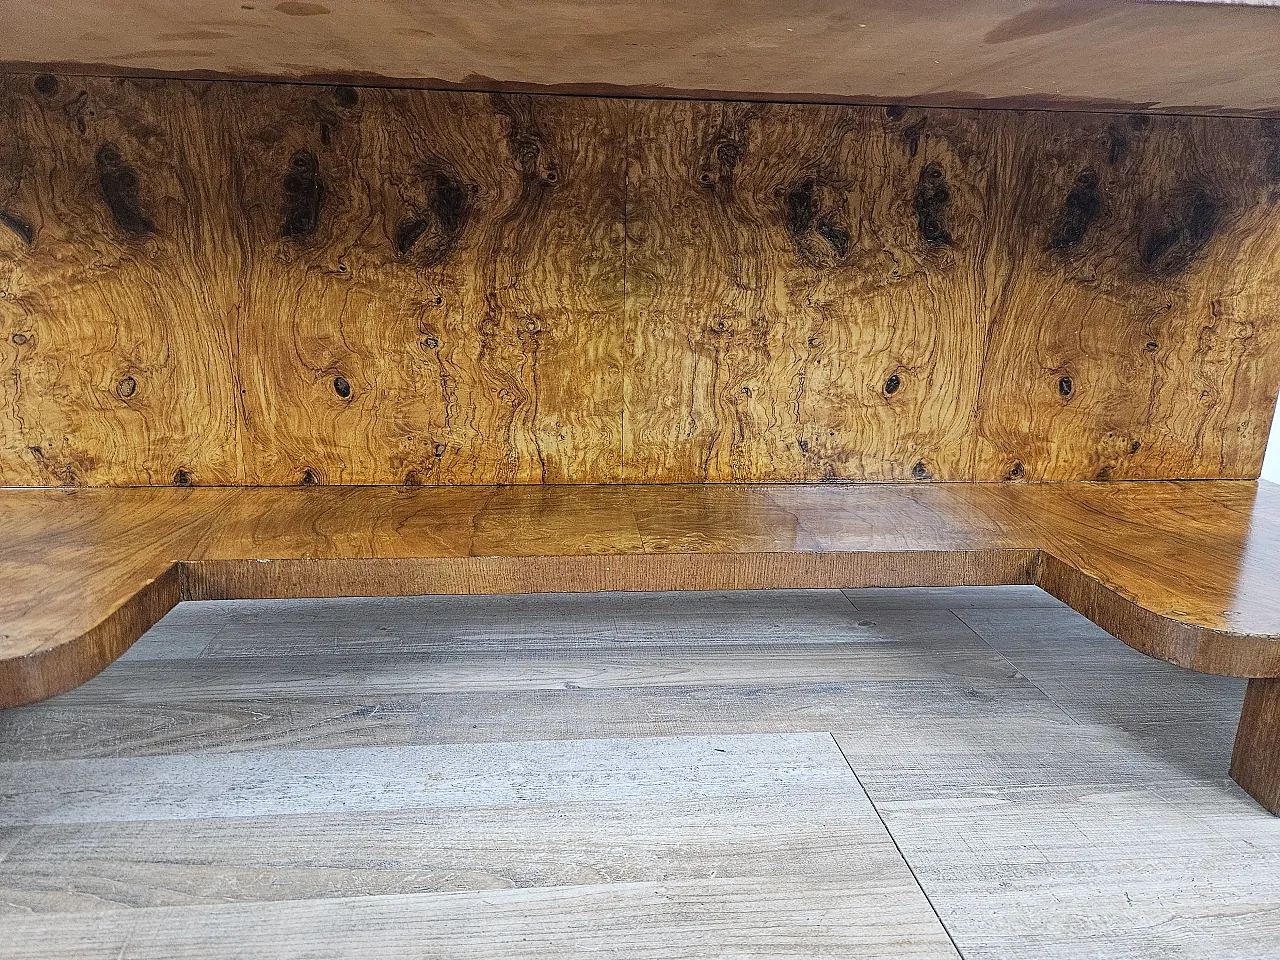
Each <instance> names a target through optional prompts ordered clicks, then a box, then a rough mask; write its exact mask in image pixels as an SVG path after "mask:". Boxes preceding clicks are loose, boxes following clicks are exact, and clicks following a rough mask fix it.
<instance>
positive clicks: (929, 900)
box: [827, 731, 964, 960]
mask: <svg viewBox="0 0 1280 960" xmlns="http://www.w3.org/2000/svg"><path fill="white" fill-rule="evenodd" d="M827 736H829V737H830V738H831V742H832V743H834V744H835V745H836V749H837V750H839V751H840V757H841V759H842V760H844V765H845V766H846V767H848V768H849V772H850V773H851V774H853V779H854V780H856V781H858V786H859V787H860V788H861V790H862V793H863V796H865V797H866V798H867V803H869V804H871V809H872V811H873V812H874V813H875V815H876V819H877V820H879V821H880V826H882V827H884V832H885V834H886V835H887V836H888V837H889V842H890V843H892V844H893V849H894V850H897V851H898V858H899V859H900V860H901V861H902V862H903V863H904V864H905V865H906V867H907V872H908V873H910V874H911V879H912V880H913V881H915V885H916V888H917V889H918V890H919V891H920V894H921V896H923V897H924V901H925V903H927V904H929V909H930V910H932V911H933V915H934V916H935V917H937V918H938V925H939V926H940V927H942V932H943V933H945V934H946V935H947V939H948V940H950V941H951V948H952V949H953V950H955V952H956V956H957V957H959V958H960V960H964V951H962V950H961V949H960V944H958V943H956V938H955V937H953V936H952V935H951V928H950V927H948V926H947V922H946V921H945V920H943V919H942V914H940V913H939V912H938V908H937V907H936V906H934V903H933V898H932V897H931V896H929V891H928V890H926V889H925V888H924V884H923V883H921V882H920V878H919V877H918V876H917V875H916V868H915V867H913V866H912V865H911V861H910V860H908V859H907V855H906V854H905V853H903V851H902V847H901V846H900V845H899V844H898V838H897V837H895V836H894V835H893V831H892V830H890V829H889V824H888V823H887V822H886V821H885V819H884V814H882V813H881V812H880V808H879V807H878V806H876V802H875V800H874V799H873V798H872V796H871V791H869V790H868V789H867V785H866V784H865V783H863V782H862V778H861V777H860V776H858V771H857V770H855V769H853V764H852V763H851V762H850V761H849V755H848V754H847V753H845V752H844V747H842V746H840V741H839V740H838V739H836V735H835V734H834V733H831V732H829V731H828V733H827Z"/></svg>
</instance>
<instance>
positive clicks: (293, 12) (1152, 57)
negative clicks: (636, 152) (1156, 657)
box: [0, 0, 1280, 111]
mask: <svg viewBox="0 0 1280 960" xmlns="http://www.w3.org/2000/svg"><path fill="white" fill-rule="evenodd" d="M0 9H2V10H3V12H4V16H5V26H6V29H5V32H4V35H3V37H0V61H4V60H8V61H20V62H21V63H13V64H12V66H16V67H19V68H21V69H30V70H32V71H33V72H38V71H41V70H47V69H50V68H52V69H58V68H59V66H62V67H64V68H66V69H70V70H73V71H74V70H80V71H84V70H90V71H97V72H101V71H102V70H103V69H104V66H105V67H107V68H110V67H115V68H123V69H133V70H139V69H141V70H144V71H145V70H152V71H155V70H159V71H170V72H175V73H186V74H188V75H192V74H210V73H212V74H224V75H232V76H245V75H251V76H252V75H261V76H275V77H285V78H299V77H301V78H316V79H323V78H328V79H333V78H335V77H346V78H347V79H349V80H350V79H367V78H377V77H390V78H403V79H410V80H417V81H420V82H425V83H428V84H431V83H435V84H441V83H453V84H462V85H464V86H467V87H470V88H472V89H476V88H480V89H493V88H497V89H502V88H507V89H510V88H511V87H517V88H518V87H521V86H524V87H526V88H527V87H528V86H529V85H534V86H536V87H542V88H545V89H551V90H562V91H566V92H584V91H588V92H594V93H599V92H613V93H616V92H629V93H634V94H641V95H646V94H647V95H653V94H658V95H672V94H677V95H678V94H681V93H684V94H686V95H687V94H689V93H694V94H695V95H697V94H699V93H701V94H708V93H710V94H711V95H715V94H716V93H721V94H729V95H743V94H746V95H749V96H750V95H754V96H762V97H765V98H768V97H773V98H777V99H794V98H796V97H817V98H830V97H836V98H840V97H845V98H854V99H872V100H878V101H880V102H901V101H915V102H922V103H931V104H934V105H968V106H973V105H983V104H990V105H1000V104H1004V105H1015V104H1016V105H1023V106H1036V107H1049V108H1055V107H1062V106H1074V107H1077V108H1080V107H1083V108H1086V109H1088V108H1094V109H1097V108H1105V107H1108V106H1128V107H1132V108H1157V109H1161V108H1163V109H1177V108H1183V109H1191V110H1198V111H1207V110H1212V111H1230V110H1236V111H1250V110H1271V111H1274V110H1277V109H1278V108H1280V99H1278V95H1277V93H1276V91H1277V88H1278V86H1280V70H1278V68H1277V65H1276V60H1275V57H1274V51H1275V49H1276V47H1277V46H1278V45H1280V14H1277V13H1276V11H1274V10H1271V9H1267V8H1265V7H1259V6H1243V5H1234V4H1225V3H1177V4H1175V3H1146V2H1141V0H1060V2H1054V3H1046V2H1043V0H804V2H801V3H789V4H778V3H775V2H771V0H692V2H690V0H630V2H624V0H608V2H600V0H564V2H560V3H555V4H550V5H549V4H546V3H540V2H538V0H514V2H503V3H461V2H459V0H427V2H414V3H408V2H404V0H325V2H323V3H316V2H299V0H287V2H283V3H266V2H261V3H225V4H209V3H197V2H195V0H148V2H145V3H144V2H141V0H7V2H6V3H4V4H3V5H0ZM1139 51H1140V53H1141V55H1140V56H1138V55H1135V54H1136V52H1139Z"/></svg>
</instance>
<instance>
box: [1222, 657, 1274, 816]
mask: <svg viewBox="0 0 1280 960" xmlns="http://www.w3.org/2000/svg"><path fill="white" fill-rule="evenodd" d="M1231 777H1232V779H1233V780H1235V782H1236V783H1238V784H1240V786H1242V787H1244V788H1245V790H1247V791H1248V793H1249V795H1250V796H1252V797H1253V798H1254V799H1255V800H1257V801H1258V802H1259V803H1260V804H1262V805H1263V806H1264V807H1266V808H1267V809H1268V810H1270V811H1271V812H1272V813H1274V814H1276V815H1277V816H1280V678H1270V679H1255V680H1250V681H1249V689H1248V691H1247V692H1246V693H1245V696H1244V710H1243V711H1241V713H1240V728H1239V730H1238V731H1237V732H1236V749H1235V753H1234V754H1232V757H1231Z"/></svg>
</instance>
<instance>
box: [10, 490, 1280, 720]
mask: <svg viewBox="0 0 1280 960" xmlns="http://www.w3.org/2000/svg"><path fill="white" fill-rule="evenodd" d="M0 522H2V525H3V527H4V529H5V530H6V531H7V539H6V543H5V545H4V550H3V554H2V555H0V564H2V565H0V578H2V579H0V605H2V606H0V624H2V625H3V626H2V632H3V647H0V650H2V652H3V655H4V657H5V659H4V660H3V661H2V666H0V680H3V687H2V689H3V696H2V697H0V699H2V700H3V702H5V703H7V704H15V703H21V702H25V701H28V700H32V699H39V698H40V697H43V696H48V695H50V694H52V693H55V692H58V691H59V690H62V689H66V688H68V687H70V686H74V685H75V684H76V683H79V682H83V681H84V680H85V679H87V678H88V677H90V676H92V675H93V674H94V673H96V672H97V671H98V670H100V669H101V668H102V667H103V666H105V665H106V664H107V663H108V662H110V661H111V660H112V659H114V658H115V657H116V656H119V654H120V653H121V652H123V650H124V649H125V648H127V646H128V645H129V644H130V643H132V642H133V640H135V639H136V638H137V637H138V636H140V635H141V633H142V632H143V631H145V630H146V628H147V627H149V626H150V625H151V623H152V622H154V620H155V619H156V618H158V617H159V616H160V615H161V614H162V613H163V612H164V611H165V610H167V609H168V608H169V607H171V606H172V605H173V604H174V603H176V602H177V601H178V599H179V598H180V597H183V596H185V597H188V598H192V599H210V598H226V597H272V596H347V595H350V596H362V595H396V594H423V593H520V592H534V591H584V590H585V591H593V590H644V589H729V588H737V587H753V588H764V587H816V586H823V587H830V586H846V587H849V586H906V585H939V586H945V585H955V584H989V583H1037V582H1038V583H1040V584H1041V585H1042V586H1044V587H1045V588H1046V589H1048V590H1049V591H1050V592H1052V593H1054V594H1055V595H1057V596H1059V597H1060V598H1062V599H1064V600H1065V601H1066V602H1068V603H1070V604H1071V605H1072V606H1075V607H1076V608H1077V609H1079V610H1081V611H1082V612H1084V613H1085V614H1086V615H1087V616H1089V617H1091V618H1092V619H1094V620H1095V621H1096V622H1097V623H1099V624H1101V625H1102V626H1103V627H1104V628H1106V629H1107V630H1109V631H1111V632H1112V633H1114V634H1115V635H1117V636H1119V637H1120V638H1121V639H1123V640H1125V641H1126V642H1127V643H1129V644H1130V645H1132V646H1135V647H1137V648H1138V649H1140V650H1143V651H1144V652H1147V653H1150V654H1152V655H1153V656H1156V657H1160V658H1162V659H1166V660H1169V661H1171V662H1174V663H1178V664H1181V665H1183V666H1188V667H1192V668H1194V669H1196V670H1200V671H1204V672H1210V673H1225V674H1232V675H1240V676H1275V675H1280V642H1278V638H1280V598H1278V597H1277V594H1276V591H1275V590H1274V579H1275V575H1276V571H1277V569H1280V487H1276V486H1275V485H1272V484H1267V483H1262V484H1255V483H1249V482H1228V481H1221V482H1196V483H1143V484H1136V483H1135V484H1125V483H1113V484H1045V485H1033V484H1009V485H999V486H997V485H980V484H979V485H974V484H921V485H899V486H845V485H820V486H762V485H755V486H748V485H727V486H709V485H685V486H554V487H453V488H382V487H346V488H326V487H318V488H305V489H297V488H295V489H284V490H275V489H219V488H206V489H202V488H194V489H125V490H92V489H87V490H75V491H60V490H6V491H3V492H2V493H0Z"/></svg>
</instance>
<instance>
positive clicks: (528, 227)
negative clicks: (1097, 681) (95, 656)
mask: <svg viewBox="0 0 1280 960" xmlns="http://www.w3.org/2000/svg"><path fill="white" fill-rule="evenodd" d="M0 119H2V120H3V123H4V125H5V128H6V129H9V130H12V131H14V135H13V136H10V137H6V138H5V139H4V140H3V141H2V142H0V214H3V218H4V219H3V221H0V368H3V370H4V379H3V387H0V391H2V392H0V482H2V483H6V484H13V485H22V486H42V485H57V484H71V485H95V486H96V485H147V484H156V485H163V484H178V485H186V484H196V485H201V484H249V485H258V484H267V485H289V484H327V483H379V484H388V483H391V484H394V483H406V484H437V483H441V484H449V483H525V482H590V483H599V482H618V481H666V482H684V481H692V480H716V481H719V480H744V481H751V480H784V481H795V480H818V479H861V480H911V479H917V480H926V479H946V480H954V479H976V480H1003V479H1014V480H1016V479H1023V478H1028V479H1050V480H1067V479H1095V478H1103V479H1149V478H1160V479H1173V478H1252V477H1255V476H1257V473H1258V470H1259V467H1260V464H1261V459H1262V453H1263V449H1264V446H1265V441H1266V435H1267V430H1268V427H1269V425H1270V423H1271V414H1272V410H1273V408H1274V401H1275V396H1276V391H1277V388H1278V387H1280V320H1278V319H1277V318H1280V217H1277V216H1276V210H1275V207H1276V202H1277V200H1280V132H1277V130H1276V129H1275V127H1274V125H1272V124H1270V123H1269V122H1267V121H1259V120H1252V119H1223V118H1217V119H1206V118H1184V117H1145V116H1126V115H1119V114H1112V115H1095V114H1080V113H1075V114H1044V113H1036V112H1012V111H972V110H970V111H964V110H920V109H914V108H913V109H906V110H902V109H892V110H889V109H885V108H881V107H831V106H797V105H770V104H743V103H701V102H678V101H644V100H618V99H598V98H583V97H574V98H569V97H546V96H541V97H539V96H516V95H498V96H492V97H491V96H489V95H485V94H468V93H447V92H426V91H407V90H394V89H384V88H379V89H371V88H359V89H357V88H351V87H333V86H299V85H278V84H277V85H262V84H244V83H198V82H180V81H140V80H103V79H77V78H70V77H65V76H64V77H61V78H52V77H46V78H39V77H33V76H30V75H12V76H8V77H3V78H0Z"/></svg>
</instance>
